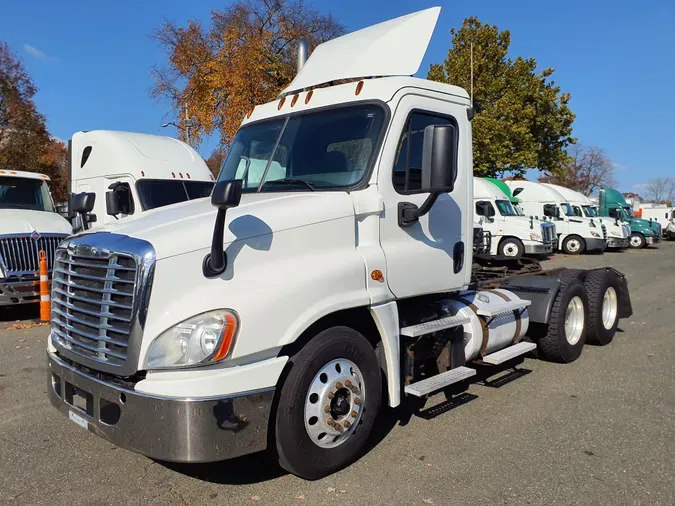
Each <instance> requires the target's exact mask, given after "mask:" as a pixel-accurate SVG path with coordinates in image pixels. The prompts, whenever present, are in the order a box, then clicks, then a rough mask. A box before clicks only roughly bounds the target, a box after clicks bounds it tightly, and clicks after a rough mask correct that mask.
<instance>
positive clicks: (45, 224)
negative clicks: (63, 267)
mask: <svg viewBox="0 0 675 506" xmlns="http://www.w3.org/2000/svg"><path fill="white" fill-rule="evenodd" d="M48 182H49V177H48V176H46V175H45V174H39V173H37V172H25V171H20V170H0V306H12V305H15V304H28V303H36V302H39V301H40V291H39V288H38V285H37V282H38V281H39V279H40V266H39V260H38V255H39V252H40V251H41V250H42V251H45V253H46V254H47V265H48V271H49V275H50V276H51V271H52V263H53V262H52V261H53V257H54V252H55V251H56V247H57V246H58V244H59V243H60V242H61V241H62V240H63V239H65V238H66V237H67V236H69V235H71V234H72V232H73V230H72V228H71V226H70V223H68V221H67V220H66V219H65V218H63V217H62V216H60V215H59V214H58V213H57V212H56V211H55V209H54V202H53V201H52V196H51V193H50V191H49V185H48Z"/></svg>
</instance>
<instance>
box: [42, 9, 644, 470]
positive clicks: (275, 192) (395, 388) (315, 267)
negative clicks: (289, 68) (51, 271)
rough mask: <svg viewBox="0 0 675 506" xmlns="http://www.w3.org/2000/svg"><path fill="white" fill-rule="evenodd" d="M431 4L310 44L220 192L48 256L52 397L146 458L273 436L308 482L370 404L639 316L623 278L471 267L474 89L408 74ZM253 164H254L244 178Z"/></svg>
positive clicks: (239, 145)
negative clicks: (51, 264) (485, 280)
mask: <svg viewBox="0 0 675 506" xmlns="http://www.w3.org/2000/svg"><path fill="white" fill-rule="evenodd" d="M439 13H440V8H432V9H427V10H424V11H421V12H417V13H414V14H411V15H408V16H404V17H401V18H397V19H394V20H391V21H388V22H385V23H382V24H379V25H375V26H373V27H370V28H366V29H364V30H360V31H357V32H354V33H351V34H348V35H345V36H343V37H340V38H337V39H335V40H333V41H330V42H326V43H324V44H321V45H320V46H318V47H317V48H316V50H315V51H314V53H313V54H312V55H311V56H310V58H309V59H308V60H307V62H306V63H305V65H304V66H303V67H302V68H301V70H300V72H299V73H298V75H297V76H296V78H295V79H294V80H293V82H292V83H291V84H290V85H289V86H288V88H286V89H285V90H284V92H283V93H282V95H281V96H280V97H279V98H278V99H277V100H275V101H273V102H270V103H267V104H261V105H258V106H256V107H255V109H254V110H253V111H252V113H251V114H250V115H249V116H248V117H247V118H246V119H245V120H244V122H243V124H242V125H241V128H240V130H239V132H238V133H237V135H236V137H235V139H234V141H233V143H232V147H231V149H230V150H229V153H228V157H227V160H226V161H225V163H224V164H223V167H222V169H221V172H220V176H219V181H218V183H217V184H216V186H215V187H214V190H213V193H212V195H211V202H209V201H207V200H204V199H201V200H195V201H191V202H185V203H183V204H178V205H174V206H169V207H166V208H163V209H157V210H155V211H153V212H150V213H146V214H145V215H143V216H141V217H139V218H137V219H134V220H126V221H121V220H120V222H119V223H114V224H110V225H107V226H105V227H103V230H100V231H91V232H88V233H83V234H80V235H78V236H76V237H74V238H72V239H71V240H69V241H67V242H66V243H64V244H63V245H62V246H61V247H60V248H59V250H58V251H57V256H56V262H58V264H59V265H61V266H62V267H63V268H64V269H65V268H67V269H68V276H58V277H55V279H54V287H55V288H54V291H53V294H54V297H53V312H52V314H53V317H52V326H51V334H50V338H49V340H48V363H49V381H50V388H49V398H50V401H51V402H52V404H53V405H54V406H55V407H56V408H57V409H59V410H60V411H61V412H62V413H63V414H64V415H66V416H67V417H68V418H70V420H72V421H74V422H76V423H77V424H79V425H80V426H82V427H84V428H86V429H88V430H89V431H92V432H94V433H96V434H99V435H100V436H102V437H104V438H106V440H108V441H110V442H112V443H114V444H116V445H119V446H121V447H124V448H128V449H131V450H133V451H137V452H140V453H143V454H145V455H149V456H151V457H153V458H156V459H159V460H168V461H179V462H207V461H215V460H223V459H227V458H232V457H236V456H238V455H243V454H246V453H251V452H255V451H260V450H264V449H267V450H268V451H269V452H270V453H271V455H273V456H274V457H275V458H277V459H278V461H279V463H280V464H281V465H282V466H283V467H284V468H285V469H287V470H289V471H290V472H292V473H295V474H297V475H299V476H302V477H304V478H309V479H316V478H319V477H322V476H326V475H327V474H330V473H332V472H335V471H337V470H339V469H341V468H343V467H345V466H347V465H348V464H349V463H351V462H353V461H354V459H356V458H357V457H358V456H359V454H360V453H361V452H362V451H363V450H364V448H365V443H366V441H367V440H368V438H369V436H370V433H371V431H372V429H373V427H374V424H375V421H376V417H377V415H378V412H379V411H380V407H381V405H382V404H383V403H387V404H388V405H389V406H392V407H395V406H398V405H400V404H401V403H402V401H403V400H405V399H406V398H412V399H415V398H426V397H427V396H428V395H429V394H432V393H434V392H438V391H440V390H446V391H448V390H447V389H449V388H451V387H452V388H458V389H460V388H462V387H463V386H465V385H466V383H467V381H470V380H471V378H474V377H475V376H476V374H477V368H479V367H484V368H499V367H505V366H506V365H508V364H513V363H514V361H517V360H518V359H519V357H521V358H522V356H523V355H524V354H525V353H527V352H529V351H531V350H534V349H535V348H536V349H537V350H538V354H539V356H540V357H541V358H545V359H550V360H557V361H560V362H571V361H573V360H575V359H576V358H577V357H579V355H580V353H581V352H582V349H583V346H584V344H585V343H586V342H587V340H592V341H594V342H597V343H600V344H607V343H608V342H609V341H611V340H612V338H613V336H614V333H615V331H616V326H617V324H618V321H619V318H625V317H628V316H630V314H631V312H632V311H631V307H630V297H629V294H628V288H627V283H626V280H625V278H624V277H623V276H622V275H621V274H620V273H618V272H617V271H615V270H612V269H597V270H592V271H585V270H575V271H565V270H556V271H550V272H542V271H540V270H539V271H537V269H536V268H537V266H538V264H536V262H534V261H530V262H529V263H528V262H526V261H524V260H515V259H511V260H509V262H511V263H512V264H513V265H516V264H520V265H524V264H525V263H527V264H528V266H529V269H530V270H531V271H532V274H530V275H517V276H505V275H504V272H505V271H504V270H494V269H492V268H491V267H490V266H489V265H488V266H487V268H485V269H482V268H481V266H480V265H476V266H474V265H473V264H474V262H476V261H477V260H480V259H479V258H474V257H473V255H472V244H473V239H472V237H473V230H474V227H473V225H474V223H473V217H474V212H473V174H472V167H473V161H472V139H471V122H470V121H471V118H472V116H473V111H472V109H471V102H470V99H469V96H468V94H467V93H466V91H465V90H463V89H461V88H458V87H456V86H451V85H447V84H442V83H437V82H430V81H426V80H424V79H416V78H412V77H409V76H410V75H412V74H414V73H415V72H416V71H417V70H418V68H419V66H420V63H421V61H422V58H423V56H424V53H425V51H426V47H427V44H428V42H429V39H430V37H431V33H432V31H433V28H434V26H435V24H436V21H437V18H438V15H439ZM368 76H379V77H377V78H373V79H365V77H368ZM326 83H338V84H331V85H329V86H325V84H326ZM249 161H250V164H249ZM254 161H255V162H256V166H259V165H258V163H259V162H260V165H262V162H264V165H265V167H266V169H265V170H264V171H263V173H262V174H260V178H257V177H256V178H255V179H256V180H257V181H256V182H255V183H253V182H252V181H251V179H250V178H249V180H248V182H247V180H246V177H245V176H244V172H245V166H246V165H250V166H253V162H254ZM273 163H274V164H275V165H274V169H273V170H272V164H273ZM242 164H243V166H244V171H243V172H240V169H241V167H242ZM268 169H270V170H268ZM237 176H240V177H241V179H235V178H236V177H237ZM478 272H480V273H481V276H487V275H488V274H489V273H492V274H493V277H492V279H491V280H490V282H489V284H481V283H478V282H475V281H474V279H475V277H476V273H478ZM64 289H66V290H69V291H68V292H66V293H70V294H74V295H75V296H74V297H70V298H68V297H66V298H64V297H62V296H60V293H61V292H62V291H63V290H64Z"/></svg>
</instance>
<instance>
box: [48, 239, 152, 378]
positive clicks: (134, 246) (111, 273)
mask: <svg viewBox="0 0 675 506" xmlns="http://www.w3.org/2000/svg"><path fill="white" fill-rule="evenodd" d="M154 265H155V252H154V249H153V248H152V245H151V244H150V243H148V242H146V241H143V240H140V239H134V238H131V237H128V236H124V235H118V234H109V233H97V234H88V235H84V236H78V237H74V238H72V239H70V240H68V241H66V242H64V243H63V244H61V246H59V248H58V249H57V250H56V255H55V258H54V274H53V280H52V315H51V338H52V342H53V344H54V346H55V347H56V349H57V350H58V352H59V354H61V355H63V356H64V357H67V358H68V359H70V360H72V361H74V362H76V363H78V364H81V365H83V366H85V367H89V368H92V369H94V370H98V371H103V372H106V373H110V374H115V375H118V376H131V375H133V374H134V373H136V372H137V370H138V355H139V351H140V344H141V338H142V333H143V326H144V325H145V318H146V316H147V304H148V302H149V294H150V289H151V285H152V279H153V274H154Z"/></svg>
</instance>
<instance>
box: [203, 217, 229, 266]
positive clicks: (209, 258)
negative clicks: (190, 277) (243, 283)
mask: <svg viewBox="0 0 675 506" xmlns="http://www.w3.org/2000/svg"><path fill="white" fill-rule="evenodd" d="M226 211H227V209H218V214H217V215H216V225H215V228H214V229H213V240H212V242H211V253H209V254H208V255H206V256H205V257H204V262H203V263H202V272H203V273H204V276H205V277H207V278H215V277H218V276H220V275H221V274H222V273H223V272H225V269H226V268H227V254H226V253H225V251H224V250H223V235H224V233H225V213H226Z"/></svg>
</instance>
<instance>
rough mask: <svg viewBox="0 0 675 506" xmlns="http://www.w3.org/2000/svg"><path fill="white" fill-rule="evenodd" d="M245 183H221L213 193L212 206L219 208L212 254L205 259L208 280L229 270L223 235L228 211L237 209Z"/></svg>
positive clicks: (203, 270) (204, 265)
mask: <svg viewBox="0 0 675 506" xmlns="http://www.w3.org/2000/svg"><path fill="white" fill-rule="evenodd" d="M242 188H243V181H242V180H241V179H235V180H230V181H219V182H218V183H216V185H215V186H214V187H213V192H211V205H212V206H213V207H216V208H218V214H217V215H216V224H215V226H214V228H213V240H212V241H211V253H209V254H208V255H206V256H205V257H204V262H203V263H202V272H203V273H204V276H205V277H207V278H215V277H218V276H220V275H221V274H222V273H223V272H225V269H226V268H227V255H226V254H225V250H223V235H224V233H225V214H226V213H227V210H228V209H231V208H233V207H237V206H238V205H239V202H240V201H241V193H242Z"/></svg>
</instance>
